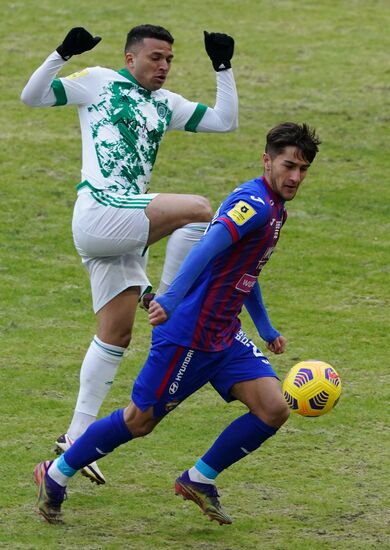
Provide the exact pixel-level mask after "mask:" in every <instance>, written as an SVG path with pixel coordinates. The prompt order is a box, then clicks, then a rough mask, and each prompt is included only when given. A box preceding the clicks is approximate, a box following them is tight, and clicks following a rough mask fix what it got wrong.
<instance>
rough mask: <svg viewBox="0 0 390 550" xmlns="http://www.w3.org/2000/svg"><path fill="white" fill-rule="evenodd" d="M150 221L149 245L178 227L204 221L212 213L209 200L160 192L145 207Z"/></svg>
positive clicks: (197, 196)
mask: <svg viewBox="0 0 390 550" xmlns="http://www.w3.org/2000/svg"><path fill="white" fill-rule="evenodd" d="M145 214H146V216H147V217H148V219H149V221H150V228H149V238H148V245H151V244H153V243H155V242H157V241H159V240H160V239H162V238H163V237H166V236H167V235H171V234H172V233H173V231H175V230H176V229H178V228H179V227H183V226H185V225H187V224H190V223H196V222H206V223H208V222H209V221H210V220H211V217H212V215H213V212H212V209H211V206H210V203H209V201H208V200H207V199H206V198H205V197H201V196H199V195H176V194H171V193H160V194H159V195H157V196H156V197H154V199H153V200H152V201H150V203H149V204H148V206H147V207H146V208H145Z"/></svg>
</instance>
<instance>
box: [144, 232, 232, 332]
mask: <svg viewBox="0 0 390 550" xmlns="http://www.w3.org/2000/svg"><path fill="white" fill-rule="evenodd" d="M232 242H233V239H232V236H231V234H230V232H229V230H228V229H227V228H226V227H225V226H224V225H223V224H221V223H216V224H214V225H212V226H211V227H210V229H209V231H208V232H207V233H206V234H205V235H204V236H203V237H202V239H201V240H200V241H199V243H197V244H196V245H195V246H194V247H193V248H192V249H191V250H190V252H189V254H188V255H187V257H186V258H185V260H184V262H183V263H182V265H181V267H180V269H179V271H178V272H177V274H176V277H175V279H174V280H173V282H172V284H171V285H170V286H169V289H168V290H167V291H166V292H165V294H163V295H161V296H158V297H157V298H155V300H153V301H152V302H151V303H150V306H149V321H150V323H151V324H152V325H153V326H155V325H159V324H161V323H163V322H164V321H166V320H167V319H168V317H170V315H171V314H172V313H173V311H174V310H175V309H176V307H177V306H178V305H179V304H180V302H181V301H182V299H183V298H184V296H185V295H186V294H187V292H188V291H189V289H190V288H191V287H192V285H193V284H194V282H195V281H196V279H197V278H198V277H199V275H200V274H201V273H202V271H203V270H204V268H205V267H206V266H207V264H208V263H209V262H210V261H212V260H213V259H214V258H215V257H216V256H217V255H218V254H220V253H221V252H222V251H223V250H225V249H226V248H228V247H229V246H230V245H231V244H232Z"/></svg>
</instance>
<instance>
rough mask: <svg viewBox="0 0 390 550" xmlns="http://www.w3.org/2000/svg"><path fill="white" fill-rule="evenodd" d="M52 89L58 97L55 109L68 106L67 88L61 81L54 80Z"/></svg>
mask: <svg viewBox="0 0 390 550" xmlns="http://www.w3.org/2000/svg"><path fill="white" fill-rule="evenodd" d="M51 87H52V89H53V92H54V95H55V96H56V102H55V105H54V107H58V106H60V105H66V104H67V103H68V98H67V97H66V92H65V88H64V85H63V84H62V82H61V80H60V79H59V78H56V79H55V80H53V82H52V83H51Z"/></svg>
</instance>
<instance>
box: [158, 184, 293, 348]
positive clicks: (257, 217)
mask: <svg viewBox="0 0 390 550" xmlns="http://www.w3.org/2000/svg"><path fill="white" fill-rule="evenodd" d="M286 218H287V212H286V210H285V206H284V201H283V200H282V199H281V198H280V197H279V196H278V195H276V194H275V193H274V192H273V190H272V189H271V187H270V186H269V184H268V182H267V181H266V180H265V178H264V177H260V178H258V179H253V180H250V181H248V182H246V183H244V184H242V185H240V187H238V188H236V189H235V190H234V191H233V192H232V193H231V194H230V195H229V196H228V197H227V199H226V200H225V201H224V202H223V203H222V204H221V206H220V207H219V209H218V211H217V212H216V214H215V216H214V218H213V220H212V222H211V223H210V225H209V227H208V228H207V231H206V234H207V233H209V237H212V231H213V227H214V226H215V225H216V224H223V225H224V226H225V227H226V228H227V229H228V231H229V232H230V235H231V238H232V244H231V246H229V247H228V248H226V249H225V250H223V251H222V252H220V253H219V254H217V255H216V256H215V257H214V258H213V259H212V260H211V261H210V262H209V263H208V264H207V266H206V268H205V269H204V270H203V271H202V273H201V274H200V275H199V276H198V278H197V279H196V280H195V281H194V283H193V284H192V286H191V288H190V290H189V291H188V292H187V294H186V295H185V297H184V299H183V300H182V302H181V303H180V304H179V305H178V306H177V308H176V309H175V310H174V311H173V313H172V315H171V317H170V318H169V319H168V320H167V321H166V322H165V323H163V324H161V325H159V326H157V327H155V328H154V330H155V331H156V333H157V334H158V335H159V336H161V337H163V338H165V339H166V340H168V341H170V342H173V343H176V344H178V345H181V346H184V347H189V348H191V349H198V350H202V351H220V350H222V349H225V348H226V347H228V346H230V345H231V343H232V341H233V339H234V337H235V335H236V333H237V331H238V330H239V328H240V325H241V323H240V319H239V314H240V312H241V309H242V306H243V304H244V301H245V299H246V297H247V296H248V294H249V293H250V292H251V290H252V288H253V286H254V284H255V282H256V279H257V277H258V275H259V273H260V272H261V270H262V269H263V267H264V265H265V264H266V263H267V261H268V260H269V258H270V256H271V254H272V252H273V251H274V249H275V246H276V244H277V242H278V239H279V235H280V230H281V228H282V226H283V224H284V222H285V220H286ZM203 238H205V237H203Z"/></svg>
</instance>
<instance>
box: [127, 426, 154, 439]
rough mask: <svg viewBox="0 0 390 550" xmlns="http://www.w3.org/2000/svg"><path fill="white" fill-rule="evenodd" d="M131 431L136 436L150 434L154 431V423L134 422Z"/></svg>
mask: <svg viewBox="0 0 390 550" xmlns="http://www.w3.org/2000/svg"><path fill="white" fill-rule="evenodd" d="M128 428H129V429H130V432H131V434H132V436H133V437H134V438H136V437H145V436H146V435H148V434H150V432H152V431H153V429H154V425H153V424H151V423H145V424H135V425H134V424H133V425H132V427H131V428H130V427H129V426H128Z"/></svg>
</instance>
